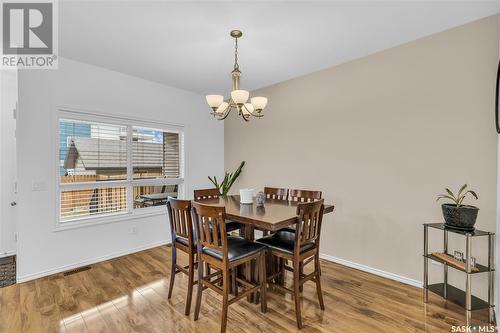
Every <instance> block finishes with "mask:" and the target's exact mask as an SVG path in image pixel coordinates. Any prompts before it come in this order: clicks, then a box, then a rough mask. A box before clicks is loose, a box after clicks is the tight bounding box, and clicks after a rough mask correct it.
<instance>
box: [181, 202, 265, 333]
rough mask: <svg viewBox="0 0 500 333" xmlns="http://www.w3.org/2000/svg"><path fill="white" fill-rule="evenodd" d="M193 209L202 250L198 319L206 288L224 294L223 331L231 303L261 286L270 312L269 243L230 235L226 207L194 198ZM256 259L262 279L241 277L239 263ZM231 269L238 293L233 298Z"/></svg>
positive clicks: (197, 239) (199, 272) (197, 297)
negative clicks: (209, 204) (266, 257)
mask: <svg viewBox="0 0 500 333" xmlns="http://www.w3.org/2000/svg"><path fill="white" fill-rule="evenodd" d="M191 211H192V216H193V222H194V230H195V234H196V242H197V251H198V292H197V295H196V306H195V313H194V320H198V317H199V314H200V308H201V296H202V292H203V290H204V289H206V288H210V289H212V290H213V291H215V292H217V293H218V294H220V295H221V296H222V320H221V332H225V331H226V326H227V310H228V306H229V305H230V304H232V303H234V302H236V301H238V300H239V299H241V298H243V297H245V296H247V295H249V294H251V293H255V292H256V291H257V290H260V296H261V297H260V300H261V311H262V312H266V311H267V299H266V267H265V250H266V247H265V246H264V245H262V244H257V243H255V242H251V241H248V240H245V239H243V238H240V237H233V236H227V234H226V223H225V208H224V207H216V206H208V205H203V204H202V203H199V202H193V203H192V210H191ZM253 260H255V261H256V267H258V272H259V281H258V283H254V282H251V281H248V280H246V279H243V278H240V277H237V274H236V271H237V267H238V266H239V265H242V264H249V265H248V266H250V263H251V262H252V261H253ZM204 263H208V264H209V265H210V266H212V267H215V268H216V269H218V271H215V272H214V273H210V272H209V271H205V272H204V270H203V267H204V266H205V265H203V264H204ZM231 272H232V276H233V282H232V288H233V292H234V295H235V296H232V298H231V299H229V290H230V273H231ZM220 281H222V286H220V285H219V282H220ZM239 285H241V287H242V289H243V290H242V292H241V293H240V292H239V290H238V287H239Z"/></svg>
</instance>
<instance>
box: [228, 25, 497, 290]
mask: <svg viewBox="0 0 500 333" xmlns="http://www.w3.org/2000/svg"><path fill="white" fill-rule="evenodd" d="M498 39H499V37H498V21H497V20H496V18H495V17H490V18H486V19H482V20H480V21H476V22H473V23H470V24H467V25H464V26H461V27H458V28H455V29H452V30H449V31H446V32H442V33H438V34H435V35H432V36H430V37H427V38H423V39H420V40H417V41H414V42H411V43H408V44H405V45H402V46H399V47H396V48H393V49H389V50H385V51H383V52H380V53H377V54H373V55H371V56H368V57H365V58H361V59H358V60H355V61H352V62H349V63H346V64H343V65H339V66H335V67H333V68H330V69H327V70H324V71H321V72H317V73H313V74H310V75H307V76H304V77H300V78H297V79H293V80H290V81H286V82H283V83H280V84H276V85H273V86H270V87H267V88H264V89H261V90H258V91H255V92H254V95H263V96H267V97H268V98H269V105H268V107H267V110H266V116H265V117H264V118H263V119H262V120H253V121H252V122H250V123H244V122H243V121H242V120H241V119H239V118H237V117H236V116H235V115H231V116H230V117H229V118H228V119H227V120H226V123H225V166H226V169H234V168H235V167H236V166H237V165H238V163H239V162H240V161H241V160H246V161H247V165H246V166H245V170H244V171H243V173H242V176H241V179H240V180H239V181H238V183H236V184H235V186H234V188H233V190H234V191H236V190H237V189H238V188H242V187H253V188H256V189H261V188H263V186H264V185H270V186H286V187H296V188H304V189H319V190H322V191H323V193H324V197H325V200H326V202H328V203H334V204H335V205H336V211H335V213H334V214H329V215H326V216H325V223H324V229H323V235H322V244H321V252H322V253H324V254H327V255H330V256H334V257H337V258H342V259H346V260H349V261H352V262H355V263H358V264H363V265H367V266H370V267H373V268H376V269H380V270H383V271H387V272H390V273H394V274H398V275H401V276H404V277H407V278H411V279H415V280H419V281H421V280H422V257H421V255H422V251H423V246H422V234H423V232H422V231H423V228H422V225H421V224H422V223H423V222H426V221H440V220H441V211H440V206H439V204H437V203H436V202H435V197H436V195H437V194H439V193H441V192H442V191H443V187H445V186H450V187H452V188H454V189H455V188H457V187H459V186H460V185H461V184H463V183H465V182H466V183H468V184H470V186H471V187H472V188H473V189H475V190H476V191H477V192H478V194H479V196H480V200H479V201H478V202H477V203H474V204H477V205H478V206H479V207H480V209H481V210H480V213H479V219H478V223H477V226H478V227H479V228H481V229H485V230H490V231H495V230H496V222H495V219H496V217H495V215H496V213H495V212H496V174H497V135H496V132H495V128H494V112H493V106H494V89H495V85H494V81H495V75H496V66H497V61H498ZM304 61H307V59H304ZM243 85H244V81H243ZM457 244H458V243H457ZM435 245H436V246H438V245H439V243H438V242H437V241H436V243H435ZM454 246H456V247H457V248H458V247H459V245H454ZM475 249H477V251H476V252H477V253H475V254H476V255H477V256H478V257H479V260H481V261H484V260H485V259H486V258H485V256H484V254H481V253H480V252H479V250H483V249H484V248H475Z"/></svg>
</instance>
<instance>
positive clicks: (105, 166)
mask: <svg viewBox="0 0 500 333" xmlns="http://www.w3.org/2000/svg"><path fill="white" fill-rule="evenodd" d="M59 131H60V135H59V156H60V164H61V167H62V170H61V177H62V178H61V182H62V183H64V182H68V181H71V182H75V181H78V182H83V181H89V182H91V181H103V180H117V179H127V141H126V138H127V127H126V126H119V125H112V124H103V123H94V122H84V121H75V120H67V119H61V120H60V121H59ZM66 176H70V177H69V178H68V179H64V177H66ZM71 176H72V177H71ZM78 176H94V177H93V178H92V177H78Z"/></svg>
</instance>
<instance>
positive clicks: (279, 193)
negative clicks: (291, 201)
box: [264, 187, 288, 201]
mask: <svg viewBox="0 0 500 333" xmlns="http://www.w3.org/2000/svg"><path fill="white" fill-rule="evenodd" d="M264 194H265V195H266V199H274V200H284V201H288V189H286V188H275V187H264Z"/></svg>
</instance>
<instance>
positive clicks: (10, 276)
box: [0, 256, 16, 288]
mask: <svg viewBox="0 0 500 333" xmlns="http://www.w3.org/2000/svg"><path fill="white" fill-rule="evenodd" d="M15 283H16V256H9V257H3V258H0V288H1V287H6V286H10V285H11V284H15Z"/></svg>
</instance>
